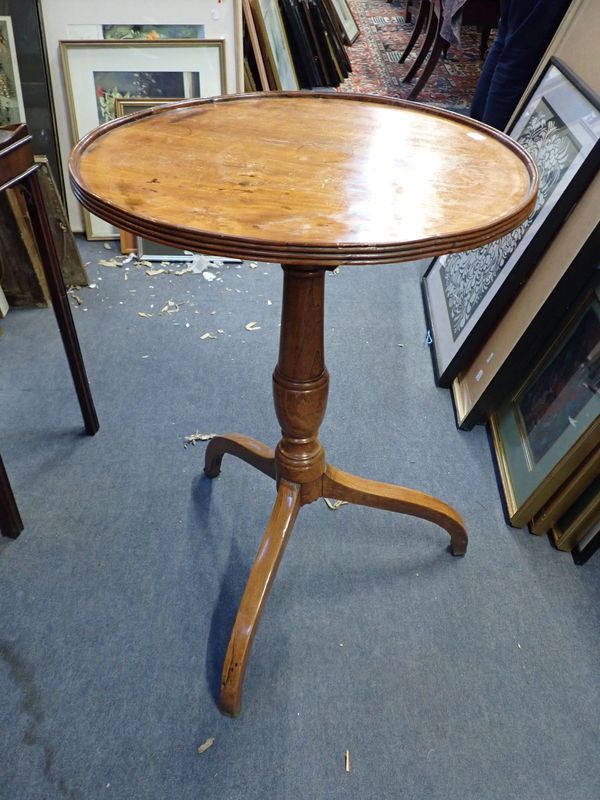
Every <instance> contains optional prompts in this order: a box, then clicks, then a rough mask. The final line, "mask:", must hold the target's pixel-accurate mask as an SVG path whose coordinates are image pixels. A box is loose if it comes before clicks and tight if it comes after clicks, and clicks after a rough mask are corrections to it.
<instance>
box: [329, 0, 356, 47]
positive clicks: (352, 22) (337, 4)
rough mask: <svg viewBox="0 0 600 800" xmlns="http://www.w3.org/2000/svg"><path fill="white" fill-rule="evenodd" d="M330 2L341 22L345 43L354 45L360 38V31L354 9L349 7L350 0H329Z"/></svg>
mask: <svg viewBox="0 0 600 800" xmlns="http://www.w3.org/2000/svg"><path fill="white" fill-rule="evenodd" d="M329 2H330V4H331V5H332V6H333V9H334V11H335V13H336V16H337V18H338V19H339V21H340V27H341V29H342V31H343V34H344V41H345V43H346V44H352V43H353V42H355V41H356V39H357V38H358V34H359V33H360V30H359V27H358V25H357V23H356V19H355V17H354V14H353V13H352V9H351V8H350V6H349V5H348V0H329Z"/></svg>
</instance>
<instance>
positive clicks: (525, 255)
mask: <svg viewBox="0 0 600 800" xmlns="http://www.w3.org/2000/svg"><path fill="white" fill-rule="evenodd" d="M509 133H510V134H511V136H512V137H513V138H514V139H515V140H516V141H518V142H519V143H520V144H521V145H522V146H523V147H524V148H525V149H526V150H527V151H528V152H529V154H530V155H531V156H532V157H533V159H534V161H535V162H536V164H537V167H538V170H539V173H540V190H539V195H538V200H537V204H536V207H535V208H534V210H533V211H532V213H531V214H530V216H529V217H528V219H527V220H526V221H525V222H524V223H523V224H522V225H520V226H519V227H518V228H517V229H516V230H514V231H512V232H511V233H509V234H507V235H506V236H503V237H502V238H501V239H498V240H496V241H494V242H490V243H489V244H486V245H484V246H483V247H479V248H477V249H476V250H469V251H467V252H463V253H453V254H451V255H448V256H442V257H440V258H436V259H434V260H433V262H432V263H431V264H430V266H429V267H428V269H427V270H426V272H425V274H424V276H423V282H422V288H423V295H424V303H425V311H426V315H427V319H428V325H429V331H430V337H431V340H432V347H431V353H432V359H433V367H434V372H435V376H436V382H437V384H438V385H439V386H445V387H449V386H450V385H451V382H452V380H453V379H454V378H455V377H456V376H457V374H458V373H459V371H460V370H461V369H463V368H464V367H465V366H466V365H467V364H468V363H469V361H470V360H471V359H472V358H473V356H474V355H475V353H476V351H477V349H478V347H479V346H480V344H481V342H482V340H483V338H484V337H485V336H487V334H488V333H489V331H490V329H491V328H492V326H493V325H494V323H495V322H496V321H497V320H498V318H499V316H500V314H501V313H502V312H503V311H504V309H505V307H506V305H507V304H508V302H509V301H510V300H511V298H512V297H513V296H514V294H515V293H516V291H517V289H518V287H519V286H520V284H522V283H523V281H524V280H525V278H526V277H527V275H528V273H529V272H530V271H531V270H532V269H533V267H534V266H535V264H536V262H537V261H538V259H539V258H540V256H541V255H542V253H543V252H544V250H545V248H546V247H547V245H548V244H549V242H550V241H551V239H552V237H553V235H554V233H555V232H556V229H557V228H558V227H560V225H561V224H562V222H563V221H564V220H565V218H566V217H567V216H568V215H569V213H570V212H571V210H572V209H573V207H574V205H575V203H576V202H577V199H578V198H579V196H580V195H581V193H582V192H583V190H584V189H585V187H586V186H587V185H588V184H589V182H590V181H591V180H592V178H593V177H594V176H595V174H596V172H597V170H598V167H599V166H600V100H599V99H598V97H596V96H595V95H594V94H593V93H592V92H591V90H590V89H589V88H587V87H586V86H584V85H583V84H582V83H581V82H580V81H579V80H578V78H577V77H576V76H575V75H573V73H572V72H571V71H570V70H569V69H568V68H567V67H566V66H565V65H564V64H562V63H561V62H560V61H558V60H557V59H551V62H550V63H549V65H548V68H547V69H546V71H545V72H544V73H543V75H542V77H541V79H540V82H539V84H538V85H537V87H536V88H535V89H534V91H533V93H532V94H531V96H530V97H529V99H528V100H526V101H525V102H524V104H523V107H522V111H521V113H520V115H519V116H518V118H517V120H516V122H515V123H514V125H513V127H512V130H510V131H509Z"/></svg>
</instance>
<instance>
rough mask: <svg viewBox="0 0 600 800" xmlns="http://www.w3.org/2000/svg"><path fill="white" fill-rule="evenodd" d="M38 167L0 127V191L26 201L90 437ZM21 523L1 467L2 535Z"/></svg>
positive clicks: (90, 406)
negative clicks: (17, 194)
mask: <svg viewBox="0 0 600 800" xmlns="http://www.w3.org/2000/svg"><path fill="white" fill-rule="evenodd" d="M39 166H40V165H39V163H37V162H36V161H35V160H34V157H33V150H32V146H31V136H30V134H29V132H28V131H27V127H26V126H25V125H22V124H19V125H7V126H4V127H1V128H0V192H3V191H4V190H5V189H9V188H12V187H18V188H19V189H20V190H21V192H22V195H23V197H24V200H25V204H26V207H27V212H28V214H29V218H30V220H31V227H32V231H33V234H34V237H35V241H36V244H37V248H38V251H39V254H40V259H41V262H42V267H43V270H44V277H45V279H46V283H47V285H48V293H49V295H50V299H51V301H52V307H53V309H54V314H55V316H56V321H57V323H58V328H59V331H60V335H61V337H62V342H63V346H64V348H65V353H66V355H67V360H68V362H69V367H70V370H71V375H72V377H73V383H74V384H75V391H76V393H77V398H78V400H79V405H80V408H81V413H82V415H83V421H84V425H85V430H86V433H88V434H89V435H90V436H93V435H94V434H95V433H96V431H97V430H98V418H97V416H96V410H95V408H94V402H93V400H92V394H91V392H90V387H89V383H88V379H87V375H86V371H85V365H84V363H83V357H82V355H81V349H80V347H79V340H78V338H77V331H76V330H75V323H74V321H73V314H72V312H71V307H70V305H69V299H68V297H67V293H66V288H65V284H64V280H63V277H62V273H61V269H60V263H59V260H58V255H57V252H56V247H55V243H54V238H53V234H52V230H51V228H50V223H49V221H48V215H47V213H46V208H45V205H44V198H43V194H42V190H41V187H40V182H39V177H38V170H39ZM22 529H23V524H22V521H21V518H20V516H19V512H18V509H17V506H16V503H15V499H14V496H13V493H12V490H11V487H10V483H9V481H8V476H7V474H6V470H5V469H4V465H3V464H1V463H0V532H2V534H3V535H4V536H9V537H11V538H15V537H17V536H18V535H19V533H20V532H21V531H22Z"/></svg>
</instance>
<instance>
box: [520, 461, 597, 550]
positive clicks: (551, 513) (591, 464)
mask: <svg viewBox="0 0 600 800" xmlns="http://www.w3.org/2000/svg"><path fill="white" fill-rule="evenodd" d="M597 478H600V450H595V451H594V452H593V453H590V455H589V456H588V457H587V458H586V459H585V460H584V461H583V462H582V463H581V464H580V465H579V467H578V468H577V469H576V470H575V471H574V472H573V474H572V475H571V476H570V477H569V479H568V480H567V481H566V483H564V484H563V485H562V486H561V487H560V489H559V490H558V491H557V492H555V493H554V494H553V495H552V497H551V498H550V500H548V502H547V503H544V505H543V507H542V508H541V509H540V511H538V513H537V514H536V515H535V516H534V517H533V519H532V520H531V522H530V523H529V530H530V531H531V533H535V534H536V535H537V536H541V535H542V534H544V533H548V531H549V530H550V528H551V527H552V526H553V525H555V524H556V523H557V522H558V520H559V519H560V518H561V517H562V516H563V514H566V513H567V511H568V510H569V509H570V508H571V506H573V504H574V503H575V502H576V501H577V499H578V498H579V497H581V495H582V494H583V493H584V492H585V490H586V489H587V488H588V486H590V485H591V484H592V483H594V481H596V479H597Z"/></svg>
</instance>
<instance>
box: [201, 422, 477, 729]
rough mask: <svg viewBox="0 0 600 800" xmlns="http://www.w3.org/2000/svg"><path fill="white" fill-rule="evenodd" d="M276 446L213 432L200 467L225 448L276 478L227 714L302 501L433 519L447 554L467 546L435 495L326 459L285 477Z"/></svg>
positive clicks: (242, 621) (242, 616)
mask: <svg viewBox="0 0 600 800" xmlns="http://www.w3.org/2000/svg"><path fill="white" fill-rule="evenodd" d="M317 441H318V440H317ZM276 452H277V451H273V450H271V448H269V447H267V446H266V445H264V444H262V443H261V442H258V441H257V440H256V439H251V438H250V437H248V436H244V435H243V434H240V433H230V434H226V435H223V436H215V437H214V438H213V439H211V441H210V442H209V444H208V447H207V450H206V458H205V467H204V471H205V473H206V475H207V476H208V477H210V478H214V477H216V476H217V475H218V474H219V472H220V467H221V461H222V459H223V456H224V455H225V454H226V453H229V454H230V455H234V456H237V457H238V458H241V459H242V460H243V461H246V462H247V463H249V464H251V465H252V466H254V467H256V468H257V469H259V470H260V471H261V472H263V473H264V474H265V475H268V476H269V477H271V478H276V480H277V497H276V500H275V505H274V506H273V511H272V513H271V517H270V519H269V522H268V524H267V528H266V530H265V534H264V536H263V539H262V542H261V544H260V547H259V550H258V553H257V555H256V558H255V560H254V564H253V565H252V569H251V570H250V575H249V576H248V581H247V583H246V588H245V589H244V594H243V596H242V600H241V603H240V607H239V609H238V612H237V616H236V619H235V622H234V625H233V630H232V633H231V638H230V640H229V646H228V648H227V653H226V655H225V660H224V663H223V673H222V676H221V697H220V708H221V711H222V712H223V713H224V714H227V715H228V716H232V717H235V716H237V715H238V714H239V711H240V706H241V702H242V690H243V682H244V675H245V672H246V667H247V665H248V660H249V657H250V649H251V647H252V642H253V640H254V636H255V634H256V630H257V628H258V624H259V621H260V618H261V616H262V612H263V610H264V607H265V605H266V601H267V598H268V595H269V592H270V590H271V586H272V585H273V582H274V580H275V575H276V573H277V568H278V566H279V563H280V561H281V558H282V556H283V552H284V550H285V547H286V545H287V543H288V541H289V538H290V535H291V532H292V529H293V527H294V523H295V521H296V517H297V516H298V512H299V511H300V508H301V507H302V506H303V505H307V504H308V503H312V502H314V501H315V500H317V499H319V498H320V497H327V498H330V499H333V500H344V501H346V502H348V503H355V504H358V505H364V506H370V507H372V508H380V509H384V510H386V511H396V512H399V513H401V514H408V515H409V516H414V517H420V518H422V519H426V520H429V521H430V522H433V523H435V524H436V525H439V526H440V527H442V528H443V529H444V530H445V531H446V532H447V533H448V534H449V535H450V550H451V552H452V554H453V555H455V556H462V555H464V554H465V552H466V549H467V532H466V530H465V526H464V522H463V520H462V518H461V516H460V514H458V512H456V511H455V510H454V509H453V508H451V507H450V506H449V505H447V504H446V503H443V502H442V501H441V500H437V499H436V498H434V497H431V495H428V494H425V493H423V492H419V491H417V490H415V489H406V488H404V487H402V486H396V485H395V484H391V483H380V482H378V481H372V480H369V479H367V478H361V477H358V476H356V475H351V474H350V473H348V472H343V471H342V470H340V469H337V468H336V467H333V466H331V465H327V467H326V468H325V471H324V472H323V473H322V475H321V476H320V477H318V478H317V479H312V480H307V481H306V482H303V483H298V482H294V481H290V480H287V479H286V478H283V477H281V476H280V474H279V469H278V465H277V460H276V455H275V453H276Z"/></svg>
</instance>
